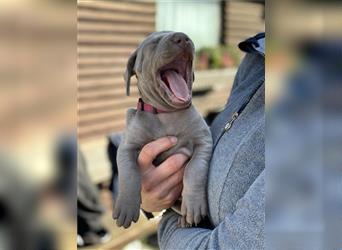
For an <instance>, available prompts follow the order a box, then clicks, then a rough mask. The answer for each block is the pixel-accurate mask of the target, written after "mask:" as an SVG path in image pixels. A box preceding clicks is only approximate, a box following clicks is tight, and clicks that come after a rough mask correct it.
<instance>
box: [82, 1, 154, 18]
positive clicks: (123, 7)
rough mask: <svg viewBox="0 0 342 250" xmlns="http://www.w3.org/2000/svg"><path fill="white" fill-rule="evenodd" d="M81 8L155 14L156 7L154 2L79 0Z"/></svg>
mask: <svg viewBox="0 0 342 250" xmlns="http://www.w3.org/2000/svg"><path fill="white" fill-rule="evenodd" d="M78 7H79V9H90V10H102V11H122V12H126V13H132V12H133V13H143V14H150V15H154V14H155V8H154V3H153V2H151V1H150V2H148V1H140V2H128V1H115V2H114V1H111V2H109V1H93V0H88V1H79V2H78Z"/></svg>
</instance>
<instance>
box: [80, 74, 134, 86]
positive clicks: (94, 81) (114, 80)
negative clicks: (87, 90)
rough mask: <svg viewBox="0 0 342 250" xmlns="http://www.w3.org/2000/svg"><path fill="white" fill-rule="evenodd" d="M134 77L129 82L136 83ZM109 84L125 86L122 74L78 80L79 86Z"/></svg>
mask: <svg viewBox="0 0 342 250" xmlns="http://www.w3.org/2000/svg"><path fill="white" fill-rule="evenodd" d="M136 82H137V81H136V79H135V78H132V79H131V84H132V86H133V85H136ZM97 85H98V86H109V85H116V86H118V87H120V86H125V84H124V79H123V76H117V77H107V78H101V79H99V78H98V79H84V80H79V81H78V86H79V87H93V86H97Z"/></svg>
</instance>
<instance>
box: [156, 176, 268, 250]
mask: <svg viewBox="0 0 342 250" xmlns="http://www.w3.org/2000/svg"><path fill="white" fill-rule="evenodd" d="M264 172H265V170H264V171H263V172H262V173H261V174H260V175H259V177H258V178H257V179H256V180H255V181H254V183H253V184H252V185H251V186H250V188H249V189H248V190H247V192H246V194H245V195H244V196H243V197H242V198H241V199H240V200H239V201H238V202H237V205H236V210H235V212H234V213H232V214H228V215H227V216H226V217H225V219H224V220H223V221H222V222H221V223H220V224H219V225H218V226H217V227H216V228H215V229H214V230H209V229H204V228H179V227H178V225H177V219H178V215H177V214H175V213H174V212H168V213H166V214H165V215H164V216H163V218H162V220H161V222H160V225H159V230H158V239H159V246H160V249H263V248H264V224H265V173H264Z"/></svg>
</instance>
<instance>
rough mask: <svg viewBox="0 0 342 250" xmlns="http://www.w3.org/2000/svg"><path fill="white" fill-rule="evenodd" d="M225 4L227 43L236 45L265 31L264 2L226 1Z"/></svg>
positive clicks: (225, 37)
mask: <svg viewBox="0 0 342 250" xmlns="http://www.w3.org/2000/svg"><path fill="white" fill-rule="evenodd" d="M224 6H225V7H224V11H223V13H224V15H223V22H224V25H223V27H224V30H223V32H224V40H225V41H224V42H225V43H226V44H229V45H232V46H236V45H237V44H238V43H239V42H240V41H242V40H244V39H246V38H248V37H250V36H253V35H255V34H257V33H259V32H262V31H265V20H264V6H263V5H262V4H260V3H248V2H243V1H239V2H237V1H226V3H225V5H224Z"/></svg>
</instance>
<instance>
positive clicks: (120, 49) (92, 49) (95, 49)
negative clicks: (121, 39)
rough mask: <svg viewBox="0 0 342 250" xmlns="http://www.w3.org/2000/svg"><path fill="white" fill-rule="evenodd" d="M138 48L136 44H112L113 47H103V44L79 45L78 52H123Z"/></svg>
mask: <svg viewBox="0 0 342 250" xmlns="http://www.w3.org/2000/svg"><path fill="white" fill-rule="evenodd" d="M135 49H136V47H135V46H124V47H122V46H112V47H108V46H106V47H103V46H82V45H81V46H78V47H77V53H78V54H80V53H84V54H97V53H101V54H103V53H108V54H111V53H113V54H121V53H132V52H133V51H134V50H135Z"/></svg>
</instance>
